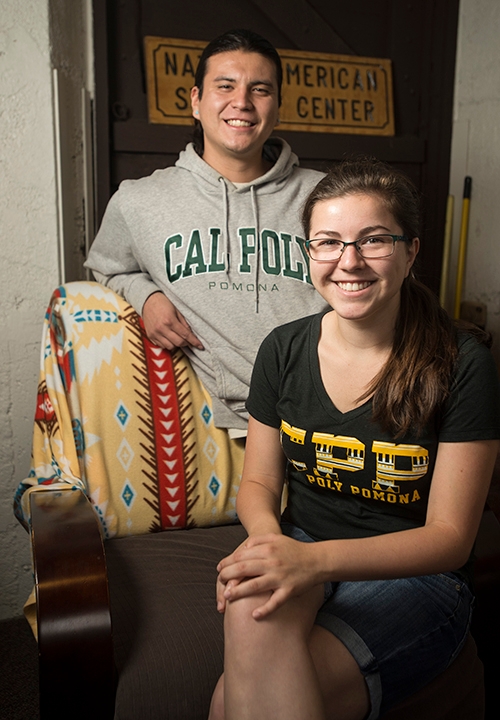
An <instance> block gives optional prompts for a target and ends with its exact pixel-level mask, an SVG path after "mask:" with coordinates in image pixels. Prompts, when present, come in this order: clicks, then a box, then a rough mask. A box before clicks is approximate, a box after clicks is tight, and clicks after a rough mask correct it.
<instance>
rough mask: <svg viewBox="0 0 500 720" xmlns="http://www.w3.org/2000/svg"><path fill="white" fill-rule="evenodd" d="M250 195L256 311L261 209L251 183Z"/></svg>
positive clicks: (257, 306) (256, 307)
mask: <svg viewBox="0 0 500 720" xmlns="http://www.w3.org/2000/svg"><path fill="white" fill-rule="evenodd" d="M250 196H251V198H252V210H253V219H254V223H255V312H256V313H258V312H259V268H260V231H259V210H258V206H257V196H256V195H255V187H254V185H251V187H250Z"/></svg>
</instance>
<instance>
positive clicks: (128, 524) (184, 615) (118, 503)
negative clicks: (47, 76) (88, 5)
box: [16, 283, 500, 720]
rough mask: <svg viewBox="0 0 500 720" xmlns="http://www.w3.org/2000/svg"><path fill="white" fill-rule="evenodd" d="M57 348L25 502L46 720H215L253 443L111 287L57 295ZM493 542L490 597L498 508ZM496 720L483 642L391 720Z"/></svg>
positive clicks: (20, 504)
mask: <svg viewBox="0 0 500 720" xmlns="http://www.w3.org/2000/svg"><path fill="white" fill-rule="evenodd" d="M43 343H44V344H43V346H44V349H45V352H44V360H43V366H42V373H41V379H40V387H39V401H38V406H37V415H36V422H35V435H34V443H33V463H32V471H31V473H30V476H29V477H28V478H27V479H26V480H25V481H24V483H22V484H21V487H20V489H19V491H18V494H17V497H16V513H17V515H18V517H19V519H20V520H21V521H22V522H24V524H26V525H27V526H29V529H30V533H31V541H32V548H33V559H34V571H35V588H36V614H37V623H36V625H37V629H38V644H39V654H40V707H41V717H42V720H46V719H48V718H50V719H51V720H57V718H59V717H61V718H62V717H63V716H64V718H66V717H67V715H68V713H69V714H70V715H71V716H72V717H77V718H87V717H96V718H103V719H104V718H106V719H109V720H111V719H112V718H115V720H129V719H130V720H132V719H133V720H154V719H156V718H158V719H160V718H161V719H162V720H165V719H168V720H203V719H204V718H206V717H207V713H208V707H209V702H210V697H211V693H212V690H213V688H214V686H215V683H216V681H217V678H218V676H219V675H220V673H221V672H222V664H223V627H222V617H221V616H220V615H219V614H218V613H217V611H216V608H215V601H214V588H215V578H216V565H217V562H218V561H219V560H220V558H221V557H223V556H224V555H226V554H228V553H229V552H230V551H231V550H233V549H234V548H235V547H236V546H237V545H238V544H239V543H240V542H241V541H242V539H243V538H244V536H245V533H244V530H243V528H242V527H241V526H240V525H238V524H237V522H236V518H235V515H234V498H235V495H236V491H237V487H238V483H239V473H240V472H241V461H242V455H243V451H242V448H241V447H239V446H238V445H237V443H236V444H235V443H233V444H231V443H229V442H228V441H227V438H226V434H225V433H222V434H221V433H220V431H217V429H216V428H214V427H213V424H212V423H211V410H210V402H209V398H208V397H207V396H206V395H205V394H204V392H203V390H202V389H201V388H200V387H199V384H197V382H196V378H195V377H193V374H192V371H190V369H189V366H188V365H187V363H186V361H185V360H184V359H183V357H182V355H181V354H179V355H178V356H175V355H174V356H170V355H169V354H168V353H166V352H165V351H162V350H159V349H158V348H154V346H151V344H150V343H148V341H147V339H146V338H145V336H144V333H143V331H142V329H141V326H140V322H139V319H138V317H137V315H136V314H135V313H134V311H133V310H132V309H131V308H130V307H129V306H128V305H127V304H126V303H124V301H123V300H121V299H120V298H118V297H117V296H116V295H114V293H110V292H109V291H107V290H105V289H104V288H101V287H100V286H99V285H97V284H95V283H70V284H68V285H66V286H63V287H62V288H59V289H58V290H57V291H56V293H55V294H54V296H53V298H52V300H51V303H50V306H49V310H48V313H47V319H46V324H45V332H44V341H43ZM157 386H159V387H157ZM68 428H69V429H68ZM104 440H105V442H104ZM492 520H493V522H491V521H492ZM481 532H482V533H483V532H484V533H485V535H484V537H487V539H486V540H484V539H483V540H482V542H483V545H482V546H481V551H482V553H483V557H484V559H483V560H482V561H480V562H479V563H478V573H479V576H478V577H479V578H480V579H481V578H482V581H481V580H478V586H479V587H480V595H481V594H482V595H483V596H484V597H487V596H488V593H489V592H490V588H491V587H492V586H494V585H495V583H498V577H499V555H500V540H499V539H498V537H497V535H496V533H498V535H499V536H500V529H499V528H498V525H497V523H496V522H495V520H494V517H493V518H492V517H491V513H490V514H487V515H485V527H484V528H483V529H482V531H481ZM492 537H493V540H492V539H491V538H492ZM481 562H482V565H481ZM481 582H483V585H481ZM483 715H484V687H483V664H482V662H481V660H480V659H479V657H478V654H477V649H476V645H475V643H474V640H473V639H472V636H469V638H468V640H467V643H466V645H465V647H464V649H463V650H462V652H461V653H460V655H459V657H458V658H457V660H456V661H455V662H454V663H453V664H452V665H451V666H450V667H449V668H448V670H446V672H444V673H443V674H442V675H441V676H440V677H438V678H437V679H436V680H435V681H434V682H432V683H431V684H430V685H428V686H427V687H425V688H423V689H422V690H420V691H419V692H418V693H417V694H416V695H414V696H413V697H411V698H409V699H408V700H407V701H405V702H404V703H401V704H400V705H399V706H398V707H396V708H394V709H393V710H391V711H390V712H389V713H388V714H387V715H386V716H385V717H386V720H400V719H401V720H402V719H403V718H404V720H412V719H415V720H417V718H418V719H419V720H420V719H421V718H426V720H438V719H439V720H445V719H446V720H447V719H448V718H449V719H450V720H451V718H453V720H480V718H482V717H483Z"/></svg>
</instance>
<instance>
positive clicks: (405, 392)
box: [302, 157, 489, 438]
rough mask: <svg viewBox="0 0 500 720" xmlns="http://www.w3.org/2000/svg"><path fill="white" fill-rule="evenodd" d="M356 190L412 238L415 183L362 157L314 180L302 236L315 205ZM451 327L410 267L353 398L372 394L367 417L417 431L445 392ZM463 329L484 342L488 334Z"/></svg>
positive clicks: (454, 350) (398, 431)
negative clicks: (377, 202) (373, 370)
mask: <svg viewBox="0 0 500 720" xmlns="http://www.w3.org/2000/svg"><path fill="white" fill-rule="evenodd" d="M357 194H363V195H364V194H370V195H376V196H378V197H379V198H380V199H381V200H382V201H383V202H384V203H385V204H386V207H387V208H388V210H389V211H390V212H391V214H392V216H393V217H394V219H395V221H396V222H397V224H398V225H399V227H400V228H401V230H402V231H403V233H404V234H405V235H406V236H407V237H408V238H409V240H412V239H413V238H416V237H419V235H420V196H419V193H418V191H417V189H416V188H415V186H414V185H413V183H412V182H411V180H410V179H409V178H408V177H406V175H404V174H403V173H401V172H399V171H397V170H396V169H395V168H393V167H391V166H390V165H387V164H386V163H384V162H381V161H380V160H376V159H375V158H369V157H359V158H354V159H350V160H344V161H342V162H340V163H338V164H337V165H335V166H334V167H333V168H332V169H331V170H330V171H329V172H328V174H327V175H326V176H325V177H324V178H323V179H322V180H320V182H319V183H318V185H317V186H316V187H315V188H314V190H313V191H312V192H311V193H310V195H309V197H308V198H307V200H306V203H305V205H304V209H303V212H302V225H303V227H304V232H305V237H306V238H308V237H309V232H310V226H311V217H312V212H313V210H314V207H315V205H316V203H318V202H321V201H323V200H330V199H332V198H337V197H342V196H345V195H357ZM457 327H458V326H457V323H455V322H454V321H453V320H452V319H451V318H450V316H449V315H448V313H447V312H446V311H445V310H444V309H443V308H442V307H441V306H440V304H439V301H438V298H437V297H436V295H435V294H434V293H433V292H432V291H431V290H430V289H429V288H427V287H426V286H425V285H424V284H423V283H421V282H420V281H419V280H417V279H416V278H415V276H414V274H413V272H412V273H411V274H410V275H409V276H408V277H407V278H405V280H404V282H403V285H402V287H401V299H400V307H399V313H398V318H397V320H396V327H395V332H394V343H393V347H392V351H391V354H390V356H389V359H388V361H387V362H386V364H385V365H384V367H383V368H382V370H381V371H380V372H379V373H378V375H377V376H376V377H375V378H374V379H373V381H372V383H371V385H370V387H369V388H368V390H367V391H366V393H365V394H364V395H363V396H362V397H361V398H359V399H360V400H364V399H366V398H368V397H370V396H373V419H374V420H375V421H376V422H378V423H379V424H380V425H381V426H382V427H383V428H384V429H385V430H386V431H388V432H390V433H391V434H392V435H393V436H394V437H395V438H398V437H402V436H404V435H405V434H406V433H408V432H409V431H410V430H413V431H416V432H422V431H423V429H424V427H425V426H426V424H427V423H428V422H429V421H430V420H431V418H432V417H433V416H434V414H435V413H436V412H437V411H439V409H440V408H441V407H442V405H443V403H444V402H445V400H446V398H447V397H448V395H449V392H450V381H451V378H452V375H453V370H454V367H455V363H456V361H457V356H458V344H457ZM468 329H469V331H470V332H472V334H474V335H475V336H476V337H477V339H478V340H479V341H481V342H485V343H486V344H489V336H488V335H487V333H484V332H483V331H481V330H479V328H468Z"/></svg>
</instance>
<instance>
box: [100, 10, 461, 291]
mask: <svg viewBox="0 0 500 720" xmlns="http://www.w3.org/2000/svg"><path fill="white" fill-rule="evenodd" d="M457 21H458V0H419V1H418V2H406V1H405V2H403V1H402V0H350V2H332V1H331V0H310V1H306V0H217V2H207V0H185V1H184V2H181V3H179V2H170V1H165V0H107V2H103V1H102V0H94V23H95V34H94V41H95V52H96V148H97V157H96V164H97V198H96V206H97V222H99V221H100V219H101V217H102V214H103V212H104V209H105V206H106V204H107V201H108V199H109V197H110V195H111V194H112V192H114V190H115V189H116V188H117V187H118V184H119V183H120V182H121V180H123V179H125V178H137V177H141V176H143V175H147V174H149V173H151V172H153V170H155V169H157V168H160V167H165V166H167V165H172V164H173V163H174V162H175V160H176V158H177V155H178V153H179V151H180V150H181V149H182V148H183V147H184V146H185V145H186V143H187V142H188V141H189V139H190V137H189V136H190V130H189V128H186V127H185V126H171V125H154V124H149V123H148V119H147V117H148V116H147V97H146V79H145V67H144V51H143V39H144V37H145V36H146V35H156V36H161V37H174V38H186V39H190V40H205V41H208V40H211V39H212V38H214V37H215V36H217V35H219V34H220V33H222V32H224V31H226V30H229V29H232V28H240V27H245V28H249V29H252V30H255V31H256V32H259V33H261V34H262V35H264V36H265V37H266V38H267V39H268V40H270V41H271V42H272V43H273V44H274V45H275V46H276V47H278V48H290V49H297V50H311V51H318V52H327V53H339V54H346V55H358V56H364V57H378V58H390V59H391V61H392V68H393V86H394V112H395V128H396V130H395V136H394V137H377V136H365V135H349V134H330V133H305V132H280V133H279V134H280V135H281V136H282V137H284V138H285V139H286V140H287V141H288V142H289V143H290V145H291V146H292V148H293V150H294V151H295V152H296V153H297V155H298V156H299V158H300V161H301V164H302V165H303V166H306V167H315V168H319V169H326V168H327V167H328V164H329V163H330V162H331V161H334V160H337V159H340V158H341V157H342V156H344V155H345V154H346V153H360V152H361V153H367V154H370V155H375V156H376V157H379V158H381V159H383V160H386V161H388V162H390V163H393V164H394V165H395V166H397V167H399V168H401V169H402V170H404V171H405V172H407V173H408V174H409V175H410V176H411V177H412V178H413V180H414V182H415V183H416V184H417V186H418V187H419V188H420V190H421V192H422V194H423V198H424V231H423V233H422V234H423V245H422V249H421V253H420V266H419V274H420V276H421V277H422V278H423V280H424V281H425V282H426V283H427V284H428V285H429V286H430V287H432V288H433V289H434V290H437V289H438V287H439V281H440V271H441V255H442V247H443V234H444V225H445V211H446V198H447V194H448V177H449V162H450V144H451V120H452V101H453V84H454V67H455V47H456V32H457Z"/></svg>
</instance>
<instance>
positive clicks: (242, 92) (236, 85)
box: [191, 50, 278, 165]
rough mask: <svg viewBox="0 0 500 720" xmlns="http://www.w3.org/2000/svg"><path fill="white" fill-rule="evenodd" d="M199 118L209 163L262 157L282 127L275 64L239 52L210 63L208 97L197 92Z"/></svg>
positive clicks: (194, 104)
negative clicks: (225, 159) (264, 149)
mask: <svg viewBox="0 0 500 720" xmlns="http://www.w3.org/2000/svg"><path fill="white" fill-rule="evenodd" d="M191 105H192V109H193V117H195V118H196V119H197V120H199V121H200V122H201V124H202V126H203V134H204V153H203V158H204V159H205V160H206V162H208V163H209V164H214V165H217V164H218V162H217V159H219V160H220V158H225V157H237V158H241V159H250V160H252V159H253V158H257V159H258V160H259V161H260V157H261V154H262V147H263V145H264V143H265V141H266V140H267V138H268V137H269V135H270V134H271V132H272V131H273V129H274V127H275V125H276V124H277V122H278V83H277V80H276V68H275V67H274V65H273V63H272V62H271V60H269V59H268V58H266V57H264V56H263V55H260V54H259V53H254V52H244V51H242V50H234V51H231V52H223V53H218V54H216V55H212V56H211V57H210V58H209V59H208V61H207V71H206V73H205V77H204V79H203V93H202V96H201V98H200V94H199V90H198V88H197V87H194V88H193V89H192V91H191Z"/></svg>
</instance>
